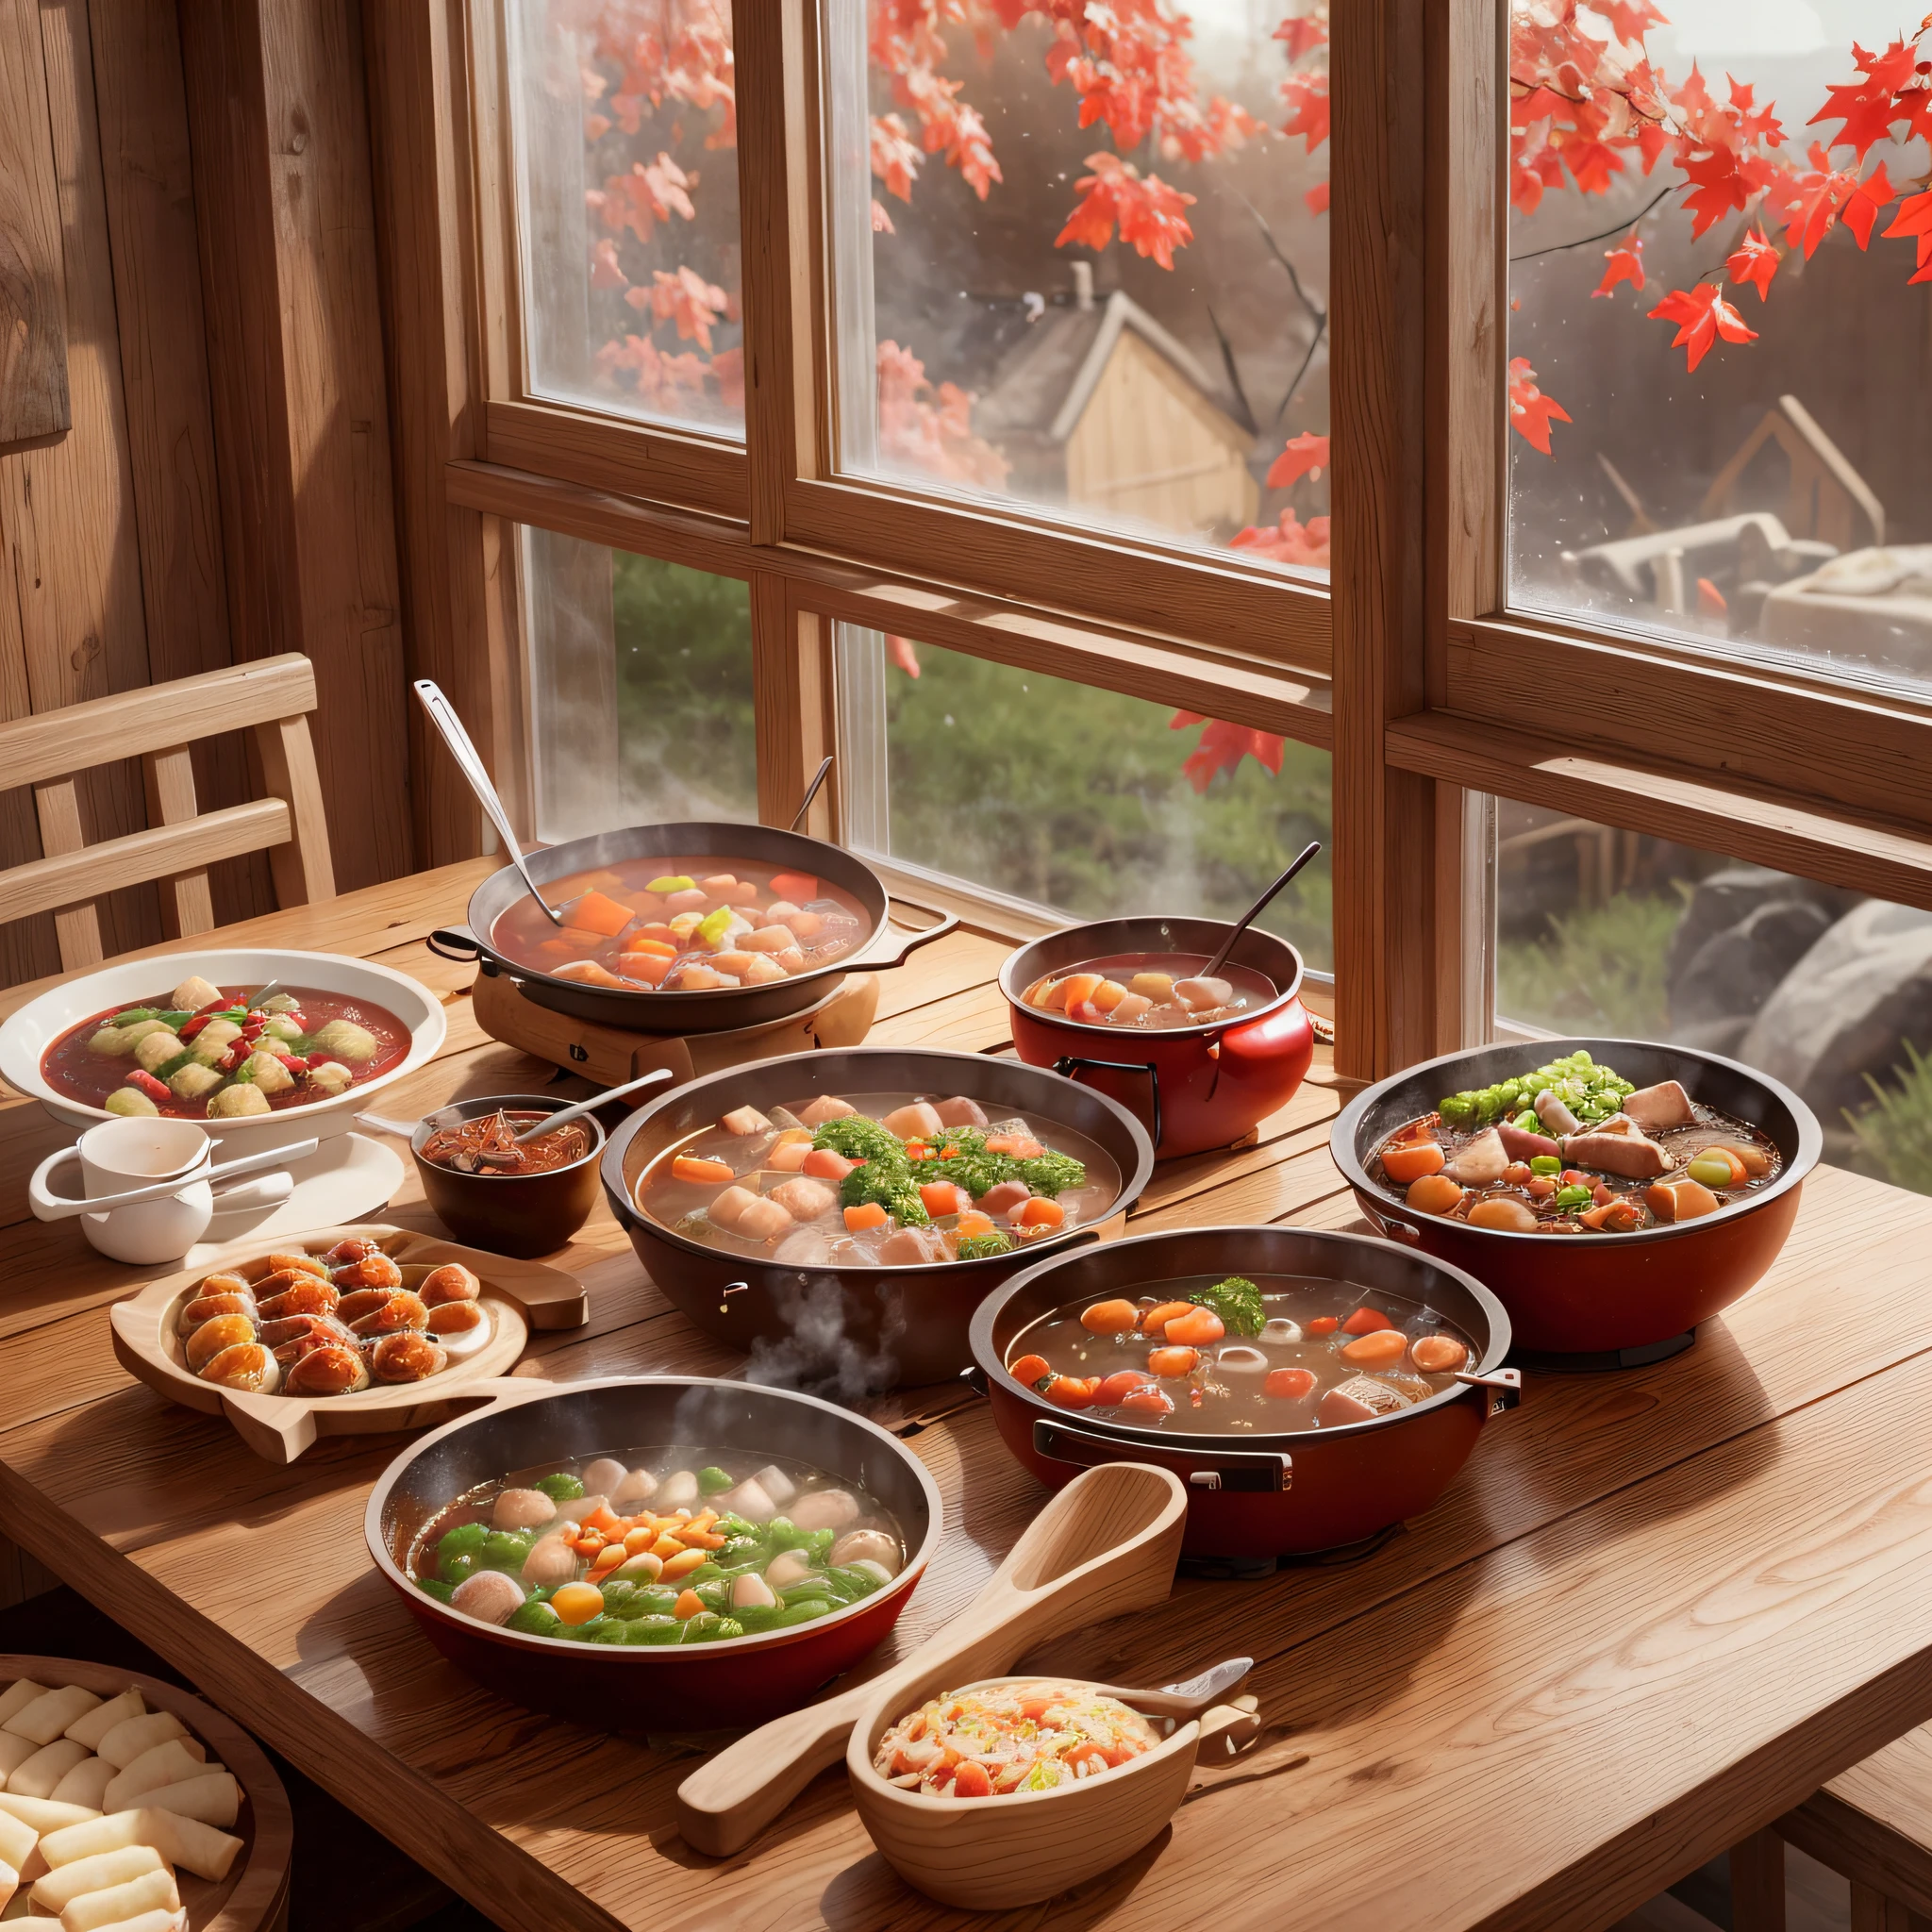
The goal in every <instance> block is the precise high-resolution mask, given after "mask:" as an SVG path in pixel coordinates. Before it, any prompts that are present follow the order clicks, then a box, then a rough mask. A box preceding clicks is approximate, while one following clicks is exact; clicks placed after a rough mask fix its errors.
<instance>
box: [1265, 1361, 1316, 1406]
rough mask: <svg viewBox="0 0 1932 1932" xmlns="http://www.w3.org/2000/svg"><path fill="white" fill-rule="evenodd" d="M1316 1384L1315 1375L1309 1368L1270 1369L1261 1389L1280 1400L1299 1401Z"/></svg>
mask: <svg viewBox="0 0 1932 1932" xmlns="http://www.w3.org/2000/svg"><path fill="white" fill-rule="evenodd" d="M1314 1386H1315V1377H1314V1374H1313V1372H1312V1371H1310V1370H1308V1369H1270V1370H1269V1371H1268V1379H1267V1380H1266V1381H1265V1382H1263V1383H1262V1384H1261V1389H1262V1391H1263V1393H1265V1394H1268V1395H1273V1396H1274V1397H1275V1398H1276V1399H1277V1400H1279V1401H1282V1402H1299V1401H1300V1400H1301V1399H1302V1397H1303V1396H1304V1395H1306V1394H1307V1392H1308V1391H1309V1390H1310V1389H1312V1388H1313V1387H1314Z"/></svg>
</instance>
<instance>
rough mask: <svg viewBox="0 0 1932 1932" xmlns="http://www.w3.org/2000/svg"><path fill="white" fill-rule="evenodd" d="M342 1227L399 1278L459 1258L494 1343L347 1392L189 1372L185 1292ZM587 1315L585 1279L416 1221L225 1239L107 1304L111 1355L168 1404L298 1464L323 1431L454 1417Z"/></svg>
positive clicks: (274, 1458) (308, 1248)
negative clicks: (411, 1378) (438, 1367)
mask: <svg viewBox="0 0 1932 1932" xmlns="http://www.w3.org/2000/svg"><path fill="white" fill-rule="evenodd" d="M349 1235H366V1236H368V1237H370V1238H372V1239H374V1240H375V1241H378V1242H379V1243H380V1244H381V1246H382V1249H383V1251H384V1253H386V1254H388V1255H390V1256H391V1257H392V1258H393V1259H394V1260H395V1262H396V1264H397V1265H398V1266H399V1267H400V1268H401V1269H402V1271H403V1281H404V1285H405V1286H411V1285H413V1283H414V1282H416V1281H419V1280H421V1279H422V1277H423V1276H424V1275H425V1274H427V1273H428V1272H429V1270H430V1269H432V1268H438V1267H441V1265H442V1264H443V1263H444V1262H445V1261H460V1262H461V1263H462V1264H463V1265H464V1266H465V1267H466V1268H468V1269H469V1270H470V1271H471V1272H472V1273H473V1274H475V1276H476V1278H477V1279H478V1280H479V1281H480V1282H481V1283H482V1284H483V1293H482V1296H481V1301H482V1305H483V1307H485V1308H486V1309H487V1310H488V1311H489V1314H490V1319H491V1327H492V1329H493V1331H494V1332H493V1333H492V1334H491V1339H490V1340H489V1341H487V1342H486V1343H485V1344H484V1345H483V1346H482V1347H481V1348H479V1349H478V1350H477V1351H476V1353H475V1355H471V1356H464V1357H460V1358H458V1359H453V1360H452V1361H451V1362H450V1364H449V1366H448V1367H447V1368H445V1369H444V1370H443V1371H442V1372H441V1374H436V1375H432V1376H430V1377H429V1379H428V1380H427V1381H424V1382H404V1383H398V1384H396V1385H394V1386H393V1387H375V1386H372V1387H370V1388H368V1389H364V1390H361V1391H358V1392H357V1393H356V1394H354V1395H329V1396H304V1395H251V1394H246V1393H243V1392H242V1391H237V1390H233V1389H222V1388H218V1387H216V1386H215V1385H214V1384H213V1383H211V1382H204V1381H203V1380H202V1379H201V1377H200V1376H198V1375H197V1374H195V1373H194V1372H193V1371H192V1369H191V1368H189V1366H188V1364H187V1361H186V1359H185V1357H184V1356H183V1352H182V1341H181V1337H180V1336H179V1335H178V1334H177V1333H176V1332H175V1322H176V1319H177V1318H178V1316H179V1314H180V1311H181V1308H182V1306H183V1304H184V1303H185V1302H186V1301H187V1299H188V1295H189V1291H191V1290H192V1288H193V1287H194V1286H195V1284H196V1283H197V1282H199V1281H200V1280H201V1279H202V1278H203V1277H204V1276H205V1275H208V1274H219V1273H220V1272H221V1271H222V1269H223V1267H224V1266H225V1265H227V1266H239V1265H241V1264H243V1263H246V1262H249V1261H255V1260H259V1259H260V1258H261V1257H262V1256H263V1255H264V1254H266V1253H267V1252H268V1251H269V1249H271V1248H273V1249H275V1251H276V1252H277V1253H283V1254H291V1253H294V1252H296V1251H298V1250H300V1251H302V1252H304V1253H307V1254H311V1255H320V1254H325V1253H326V1252H327V1251H328V1250H329V1249H330V1248H332V1247H334V1246H335V1244H336V1243H337V1242H338V1241H341V1240H343V1239H344V1238H345V1237H347V1236H349ZM588 1319H589V1308H588V1306H587V1304H586V1302H585V1298H584V1288H583V1284H582V1283H581V1282H580V1281H578V1280H577V1278H576V1277H575V1275H573V1274H565V1273H564V1272H563V1271H562V1270H561V1269H558V1268H549V1267H545V1266H544V1265H543V1264H542V1263H541V1262H537V1261H517V1260H509V1259H507V1258H506V1257H503V1256H501V1255H486V1254H484V1253H482V1252H481V1250H479V1249H476V1248H466V1247H461V1246H459V1245H458V1243H457V1242H455V1241H440V1240H438V1239H437V1238H436V1237H435V1236H434V1235H426V1234H419V1233H417V1232H416V1231H415V1229H413V1228H406V1227H388V1226H383V1225H362V1226H354V1227H325V1228H320V1229H318V1230H316V1231H315V1232H314V1233H312V1234H304V1235H293V1236H284V1237H281V1238H279V1239H273V1240H270V1241H263V1239H262V1238H261V1236H259V1235H256V1236H253V1237H252V1238H250V1239H249V1240H246V1241H231V1242H229V1243H228V1245H227V1246H226V1247H225V1248H222V1249H220V1250H218V1251H217V1252H216V1254H215V1255H214V1257H212V1258H211V1259H209V1260H207V1261H204V1262H202V1263H201V1264H200V1265H199V1266H197V1267H194V1268H190V1269H184V1270H182V1271H180V1272H179V1273H177V1274H167V1275H163V1276H162V1277H161V1278H160V1279H159V1280H158V1281H152V1282H150V1283H149V1284H148V1285H147V1287H145V1288H144V1289H142V1291H141V1292H140V1293H139V1294H136V1295H132V1296H130V1297H129V1298H128V1299H127V1300H125V1301H122V1302H116V1303H115V1304H114V1306H113V1307H112V1308H111V1309H110V1310H109V1320H110V1324H111V1325H112V1328H113V1336H114V1354H115V1356H116V1357H118V1358H119V1360H120V1362H121V1366H122V1367H123V1368H125V1370H126V1371H127V1372H128V1373H129V1374H131V1375H134V1376H136V1377H138V1378H139V1379H140V1380H141V1381H143V1382H145V1383H146V1384H147V1385H148V1387H149V1388H150V1389H152V1390H154V1391H155V1392H156V1393H157V1394H158V1395H164V1396H166V1397H167V1399H168V1400H169V1401H170V1402H178V1403H180V1404H181V1405H182V1407H185V1408H198V1409H199V1410H200V1411H201V1412H202V1413H203V1414H204V1415H225V1416H226V1417H227V1419H228V1421H229V1423H230V1424H232V1425H233V1427H234V1429H235V1432H236V1434H237V1435H239V1436H240V1437H241V1438H242V1441H244V1442H246V1443H247V1444H248V1446H249V1448H251V1449H252V1450H254V1451H255V1453H256V1454H257V1455H258V1456H259V1457H262V1458H263V1460H264V1461H268V1462H293V1461H294V1459H295V1458H296V1457H298V1456H300V1455H301V1454H302V1453H303V1451H304V1450H306V1449H308V1447H309V1446H310V1445H311V1444H312V1443H313V1442H314V1441H315V1439H316V1437H317V1436H319V1435H322V1436H360V1435H387V1434H391V1433H393V1432H395V1431H397V1430H403V1429H421V1428H428V1427H431V1426H433V1425H435V1424H440V1423H446V1422H448V1421H449V1420H450V1418H451V1417H452V1416H453V1415H454V1414H456V1413H457V1411H456V1410H455V1409H454V1408H453V1407H451V1401H452V1398H455V1397H470V1396H474V1395H476V1394H487V1393H490V1392H491V1391H490V1390H489V1389H488V1388H487V1387H479V1385H488V1384H491V1383H493V1382H494V1381H495V1379H496V1378H497V1377H498V1376H500V1375H503V1374H507V1373H508V1370H509V1367H510V1365H511V1364H512V1363H513V1362H515V1360H516V1359H517V1357H519V1356H520V1355H522V1354H523V1352H524V1345H525V1342H527V1341H528V1340H529V1331H530V1329H531V1328H533V1327H535V1328H573V1327H575V1326H577V1325H578V1324H581V1323H583V1322H584V1321H586V1320H588Z"/></svg>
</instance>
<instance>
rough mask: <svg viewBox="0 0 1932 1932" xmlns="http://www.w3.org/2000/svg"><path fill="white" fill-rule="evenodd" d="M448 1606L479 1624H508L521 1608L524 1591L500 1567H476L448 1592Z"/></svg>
mask: <svg viewBox="0 0 1932 1932" xmlns="http://www.w3.org/2000/svg"><path fill="white" fill-rule="evenodd" d="M532 1554H533V1555H534V1554H535V1553H534V1552H532ZM449 1607H450V1608H451V1609H453V1610H460V1611H461V1612H462V1613H463V1615H464V1616H466V1617H475V1620H476V1621H477V1622H478V1623H479V1624H508V1622H509V1620H510V1619H511V1618H512V1617H513V1616H515V1615H516V1613H517V1612H518V1611H519V1610H520V1609H522V1608H523V1607H524V1593H523V1591H521V1590H519V1589H518V1588H517V1586H516V1584H515V1583H514V1582H513V1581H512V1580H511V1579H510V1578H509V1577H508V1576H506V1575H505V1574H503V1572H502V1571H501V1570H478V1571H476V1572H475V1574H472V1575H469V1576H466V1577H464V1578H463V1580H462V1581H461V1582H460V1583H459V1584H458V1585H457V1587H456V1589H455V1590H454V1591H451V1592H450V1599H449Z"/></svg>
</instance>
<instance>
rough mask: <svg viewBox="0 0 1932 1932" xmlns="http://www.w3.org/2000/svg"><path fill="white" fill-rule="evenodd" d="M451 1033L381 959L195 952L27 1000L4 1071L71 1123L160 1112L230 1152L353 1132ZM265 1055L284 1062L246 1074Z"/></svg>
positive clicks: (10, 1035)
mask: <svg viewBox="0 0 1932 1932" xmlns="http://www.w3.org/2000/svg"><path fill="white" fill-rule="evenodd" d="M272 989H273V990H272ZM264 995H266V999H267V1007H266V1008H261V1009H255V1008H253V1007H252V1005H251V1003H252V1002H254V1001H257V1000H261V999H262V998H263V996H264ZM182 1001H186V1002H188V1003H190V1005H191V1006H192V1007H195V1008H206V1010H196V1011H190V1010H189V1009H188V1008H187V1007H184V1006H182V1005H181V1004H180V1002H182ZM215 1008H221V1011H222V1013H223V1014H226V1013H229V1012H232V1013H233V1014H235V1015H238V1016H239V1018H227V1017H219V1018H218V1017H216V1016H215ZM269 1008H273V1009H274V1010H269ZM443 1032H444V1024H443V1013H442V1008H441V1006H440V1005H438V1003H437V1002H436V1000H435V999H434V998H433V997H432V996H431V995H430V994H429V993H428V992H427V991H425V989H424V987H423V985H422V984H421V982H420V981H418V980H414V979H411V978H410V977H409V976H408V974H405V973H398V972H396V971H395V970H394V969H393V968H391V967H388V966H382V965H378V964H376V963H375V961H374V960H370V959H352V958H343V957H341V956H340V955H338V954H335V953H299V952H291V951H289V950H287V949H286V948H282V947H266V946H264V947H237V946H222V947H212V946H202V947H197V946H195V945H194V944H193V942H192V941H188V942H185V943H184V944H183V946H182V948H181V950H180V951H179V952H177V953H168V954H163V955H160V956H158V957H157V958H145V959H128V960H125V961H124V962H122V963H121V964H119V965H113V966H104V967H101V968H100V969H99V970H98V971H96V972H92V973H81V974H75V975H74V976H73V977H71V978H68V979H65V980H63V981H62V982H61V983H60V984H59V985H58V986H57V987H55V988H53V989H52V990H51V991H47V992H43V993H42V994H41V995H40V996H39V997H38V998H37V999H32V1000H29V1001H28V1002H27V1003H26V1004H25V1006H24V1007H22V1008H20V1009H19V1010H18V1011H17V1012H15V1013H13V1014H11V1015H9V1017H8V1020H7V1022H6V1024H4V1025H0V1075H4V1076H5V1077H6V1080H7V1083H8V1086H10V1087H12V1088H13V1089H15V1090H16V1091H18V1092H21V1093H25V1094H26V1095H28V1096H29V1097H30V1098H32V1099H35V1100H38V1101H39V1102H40V1103H41V1105H42V1107H43V1108H46V1110H47V1111H48V1112H49V1113H50V1114H52V1115H53V1117H54V1118H55V1119H56V1120H57V1121H58V1122H60V1123H61V1124H62V1125H64V1126H71V1127H92V1126H93V1125H95V1124H98V1123H99V1122H101V1121H106V1120H112V1119H114V1118H116V1116H117V1115H119V1114H121V1113H123V1112H124V1111H128V1110H134V1111H139V1112H142V1113H161V1114H166V1115H170V1116H172V1117H174V1118H177V1119H184V1120H195V1121H198V1122H199V1123H200V1124H203V1125H204V1126H205V1127H206V1128H207V1131H208V1133H209V1134H210V1135H212V1136H215V1137H217V1138H219V1139H220V1141H222V1144H223V1149H224V1153H225V1156H228V1157H232V1156H234V1155H238V1154H251V1153H258V1152H262V1151H265V1150H266V1149H268V1148H271V1147H278V1146H286V1145H289V1144H291V1143H292V1142H294V1141H306V1140H308V1139H309V1138H310V1137H311V1136H312V1137H314V1138H316V1139H319V1140H327V1139H328V1138H329V1137H331V1136H332V1135H337V1134H345V1133H347V1132H348V1131H349V1128H350V1126H351V1124H352V1121H353V1117H354V1115H355V1114H356V1112H357V1111H358V1109H359V1108H364V1107H367V1106H368V1105H369V1102H370V1100H371V1099H372V1098H373V1097H374V1096H375V1094H376V1093H378V1092H380V1091H381V1090H382V1089H383V1088H385V1087H387V1086H390V1085H391V1084H392V1083H393V1082H395V1081H397V1080H400V1079H401V1078H403V1076H404V1075H405V1074H412V1073H414V1072H415V1071H416V1069H417V1068H418V1067H420V1066H423V1065H424V1064H425V1062H426V1061H428V1060H429V1059H430V1058H433V1057H434V1055H435V1054H436V1052H437V1050H438V1049H439V1048H440V1047H441V1045H442V1040H443ZM285 1035H286V1036H288V1037H286V1038H284V1037H283V1036H285ZM104 1036H106V1037H105V1038H104ZM271 1046H273V1047H275V1049H276V1054H275V1056H270V1055H268V1054H267V1049H268V1048H269V1047H271ZM298 1049H299V1050H298ZM257 1052H260V1053H261V1054H263V1055H264V1056H265V1057H266V1058H276V1057H281V1058H282V1065H281V1066H280V1067H279V1068H274V1067H267V1066H265V1065H263V1064H262V1063H261V1062H259V1061H257V1062H256V1063H255V1064H253V1065H251V1064H249V1062H250V1061H251V1060H253V1059H254V1057H255V1054H256V1053H257ZM191 1061H192V1062H194V1064H192V1065H190V1064H187V1063H189V1062H191ZM291 1068H292V1069H293V1071H290V1070H291ZM244 1087H245V1088H252V1089H254V1090H255V1091H252V1092H243V1091H241V1090H242V1088H244ZM130 1092H131V1093H132V1094H133V1095H134V1098H133V1099H132V1100H131V1101H130V1099H129V1094H130ZM244 1101H245V1102H246V1103H248V1105H247V1106H246V1107H245V1108H243V1107H242V1106H240V1105H238V1103H241V1102H244Z"/></svg>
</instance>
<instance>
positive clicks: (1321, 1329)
mask: <svg viewBox="0 0 1932 1932" xmlns="http://www.w3.org/2000/svg"><path fill="white" fill-rule="evenodd" d="M1340 1327H1341V1323H1340V1322H1339V1321H1338V1320H1337V1319H1336V1318H1335V1317H1334V1316H1333V1315H1317V1316H1316V1317H1315V1319H1314V1320H1313V1321H1312V1322H1310V1323H1309V1324H1308V1333H1309V1334H1310V1335H1333V1334H1334V1333H1335V1331H1336V1330H1337V1329H1338V1328H1340Z"/></svg>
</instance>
